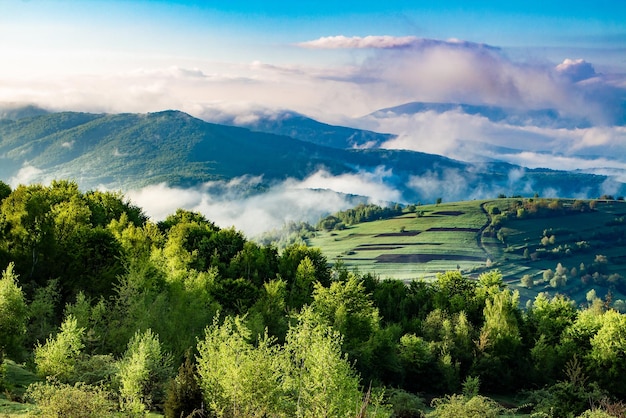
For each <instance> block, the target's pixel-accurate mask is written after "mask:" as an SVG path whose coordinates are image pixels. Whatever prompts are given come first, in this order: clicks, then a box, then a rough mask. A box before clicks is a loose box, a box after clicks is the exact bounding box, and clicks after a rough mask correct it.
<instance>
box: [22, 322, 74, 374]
mask: <svg viewBox="0 0 626 418" xmlns="http://www.w3.org/2000/svg"><path fill="white" fill-rule="evenodd" d="M84 332H85V329H84V328H79V327H78V323H77V321H76V318H74V317H73V316H71V315H70V316H68V317H67V318H66V319H65V320H64V321H63V323H62V324H61V329H60V332H59V333H58V334H57V335H56V336H54V337H52V336H50V337H49V338H48V339H47V340H46V342H45V344H44V345H37V346H36V347H35V352H34V354H35V365H36V366H37V374H39V376H42V377H46V376H52V377H54V378H56V379H58V380H59V381H61V382H62V383H67V382H70V381H74V372H75V367H76V363H77V362H78V359H79V356H80V354H81V350H82V349H83V347H84V344H83V342H82V339H83V335H84Z"/></svg>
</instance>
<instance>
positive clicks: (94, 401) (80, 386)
mask: <svg viewBox="0 0 626 418" xmlns="http://www.w3.org/2000/svg"><path fill="white" fill-rule="evenodd" d="M26 398H27V399H29V400H30V401H32V402H33V403H35V405H36V408H37V416H40V417H43V418H92V417H93V418H107V417H114V416H115V414H114V413H113V411H114V409H115V408H114V407H115V403H114V402H113V401H112V400H111V398H110V394H109V393H108V392H107V391H105V390H104V389H102V388H101V387H98V386H90V385H86V384H84V383H77V384H75V385H73V386H72V385H68V384H65V383H60V382H58V381H56V380H48V382H45V383H44V382H37V383H33V384H31V385H30V386H29V387H28V390H27V392H26Z"/></svg>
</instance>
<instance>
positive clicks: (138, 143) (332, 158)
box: [0, 111, 626, 202]
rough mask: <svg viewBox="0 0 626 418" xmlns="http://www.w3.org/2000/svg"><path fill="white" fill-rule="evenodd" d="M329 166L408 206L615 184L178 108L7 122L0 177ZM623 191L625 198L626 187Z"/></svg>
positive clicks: (177, 178)
mask: <svg viewBox="0 0 626 418" xmlns="http://www.w3.org/2000/svg"><path fill="white" fill-rule="evenodd" d="M322 170H323V173H325V174H324V175H325V176H327V177H328V178H329V179H330V178H339V179H343V178H342V177H337V176H346V175H358V176H360V177H358V178H364V179H369V181H370V183H371V182H377V184H378V185H379V186H380V187H388V188H393V189H395V190H397V192H398V200H400V201H405V202H416V201H420V200H432V199H434V198H436V197H444V198H445V199H446V200H453V199H460V198H477V197H478V196H482V195H488V196H491V197H493V196H494V195H497V194H499V193H505V194H507V195H511V194H526V195H528V194H532V193H534V192H537V193H540V194H542V193H544V192H545V193H551V194H552V193H554V194H559V195H561V196H565V197H568V196H581V195H583V194H585V195H591V196H598V195H600V194H602V190H603V189H602V187H603V183H604V182H605V181H606V180H607V177H605V176H596V175H590V174H584V173H568V172H562V171H554V170H528V169H523V168H522V167H518V166H515V165H512V164H507V163H502V162H491V163H481V164H471V163H466V162H462V161H457V160H452V159H449V158H446V157H442V156H438V155H432V154H426V153H420V152H414V151H403V150H385V149H339V148H331V147H326V146H321V145H317V144H314V143H311V142H305V141H301V140H298V139H294V138H291V137H287V136H282V135H275V134H269V133H262V132H255V131H251V130H249V129H245V128H239V127H233V126H226V125H218V124H213V123H208V122H205V121H202V120H200V119H197V118H194V117H192V116H190V115H188V114H185V113H182V112H179V111H164V112H157V113H149V114H90V113H76V112H62V113H50V114H44V115H40V116H33V117H26V118H20V119H18V120H10V119H4V120H0V178H2V179H4V180H5V181H6V180H7V179H10V178H12V177H13V178H14V180H13V182H15V181H20V179H21V177H20V176H19V175H20V174H24V172H26V173H28V174H29V177H28V181H40V182H47V181H49V180H51V179H55V178H56V179H65V178H68V179H74V180H76V181H77V182H78V183H79V185H80V186H81V187H83V188H93V187H98V186H105V187H109V188H116V189H122V190H128V189H130V188H137V187H142V186H145V185H150V184H158V183H163V182H165V183H168V184H169V185H173V186H180V187H192V186H197V185H200V184H202V183H205V182H207V181H211V180H229V179H233V178H237V177H241V176H262V179H263V182H262V184H261V185H260V186H257V187H260V189H263V188H266V187H269V186H271V185H272V184H273V183H275V182H277V181H283V180H286V179H288V178H292V179H295V180H303V179H305V178H307V177H308V176H311V175H312V174H314V173H319V172H320V171H322ZM15 179H17V180H15ZM344 181H349V180H344ZM364 187H365V186H364ZM620 187H621V188H620V189H619V193H620V194H623V193H624V192H625V191H626V189H625V188H624V185H620ZM359 193H360V194H362V195H365V196H367V195H368V193H369V192H368V190H366V189H363V190H362V191H359Z"/></svg>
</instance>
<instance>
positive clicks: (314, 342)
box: [284, 308, 362, 418]
mask: <svg viewBox="0 0 626 418" xmlns="http://www.w3.org/2000/svg"><path fill="white" fill-rule="evenodd" d="M320 319H321V318H320V317H319V315H318V314H316V313H315V312H314V311H313V310H312V309H310V308H304V310H303V311H302V313H301V314H300V315H299V317H298V323H297V325H295V326H293V327H291V328H290V330H289V332H288V334H287V340H286V343H285V348H284V350H285V352H286V354H287V356H288V359H289V368H288V370H287V375H286V376H285V380H284V382H285V383H284V385H285V388H286V390H287V393H288V394H290V398H291V401H292V402H293V404H295V411H294V413H293V416H295V417H307V418H308V417H310V418H314V417H315V418H317V417H353V416H354V415H355V411H357V410H358V407H359V405H360V402H361V399H362V394H361V392H360V391H359V379H358V377H357V375H356V374H355V373H354V371H353V370H352V368H351V367H350V363H349V362H348V360H347V358H346V357H344V355H343V354H342V350H341V340H342V338H341V334H340V333H339V332H338V331H336V330H333V329H332V328H330V327H329V326H328V325H327V323H326V321H323V320H321V321H320Z"/></svg>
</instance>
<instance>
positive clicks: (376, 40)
mask: <svg viewBox="0 0 626 418" xmlns="http://www.w3.org/2000/svg"><path fill="white" fill-rule="evenodd" d="M440 45H447V46H452V47H464V48H467V47H472V48H488V49H496V48H494V47H492V46H488V45H485V44H478V43H474V42H467V41H461V40H459V39H454V38H452V39H448V40H447V41H442V40H438V39H427V38H418V37H416V36H389V35H382V36H380V35H369V36H351V37H348V36H343V35H338V36H323V37H321V38H318V39H314V40H312V41H306V42H300V43H298V44H297V46H299V47H302V48H312V49H397V48H425V47H432V46H440Z"/></svg>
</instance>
